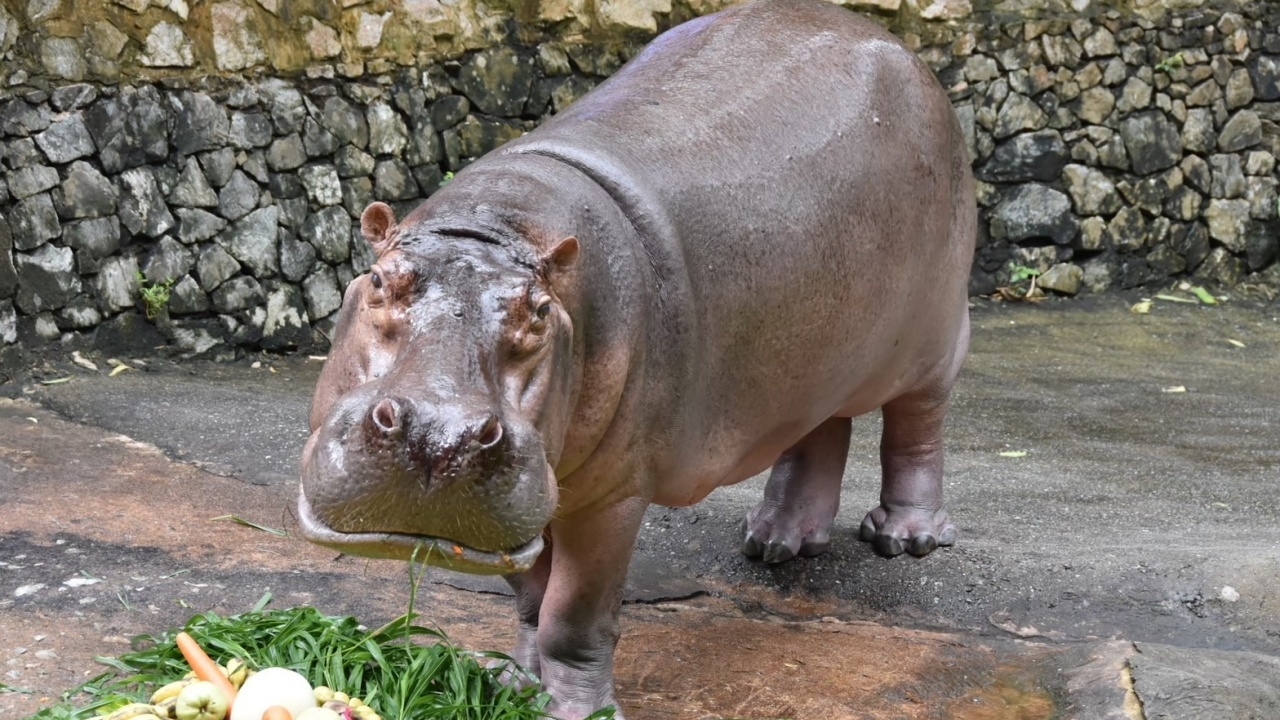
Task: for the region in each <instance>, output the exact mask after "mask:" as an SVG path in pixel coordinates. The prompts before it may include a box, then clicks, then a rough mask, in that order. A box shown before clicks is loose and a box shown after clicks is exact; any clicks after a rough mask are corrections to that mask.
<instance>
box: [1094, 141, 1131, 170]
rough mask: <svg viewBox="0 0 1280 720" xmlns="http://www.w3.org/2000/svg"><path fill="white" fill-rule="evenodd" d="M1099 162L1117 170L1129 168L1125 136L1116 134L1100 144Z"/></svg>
mask: <svg viewBox="0 0 1280 720" xmlns="http://www.w3.org/2000/svg"><path fill="white" fill-rule="evenodd" d="M1098 163H1099V164H1100V165H1102V166H1103V167H1108V168H1113V169H1116V170H1128V169H1129V153H1128V151H1126V150H1125V147H1124V138H1122V137H1120V135H1119V134H1114V135H1112V136H1111V138H1110V139H1109V140H1107V141H1105V142H1103V143H1102V144H1101V145H1099V146H1098Z"/></svg>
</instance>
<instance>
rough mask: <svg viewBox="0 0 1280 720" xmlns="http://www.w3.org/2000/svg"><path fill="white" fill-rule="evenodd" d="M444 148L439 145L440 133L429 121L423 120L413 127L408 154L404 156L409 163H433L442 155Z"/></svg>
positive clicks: (415, 164)
mask: <svg viewBox="0 0 1280 720" xmlns="http://www.w3.org/2000/svg"><path fill="white" fill-rule="evenodd" d="M443 153H444V149H443V148H442V147H441V145H440V135H439V134H438V133H437V132H436V129H435V127H433V126H432V125H431V123H430V122H427V121H424V122H422V123H418V124H417V125H416V126H415V127H414V131H413V137H412V139H411V140H410V141H409V154H408V156H407V157H406V158H405V160H407V161H408V162H409V164H410V165H412V166H414V167H417V166H419V165H428V164H432V165H433V164H435V163H438V162H440V158H441V157H443Z"/></svg>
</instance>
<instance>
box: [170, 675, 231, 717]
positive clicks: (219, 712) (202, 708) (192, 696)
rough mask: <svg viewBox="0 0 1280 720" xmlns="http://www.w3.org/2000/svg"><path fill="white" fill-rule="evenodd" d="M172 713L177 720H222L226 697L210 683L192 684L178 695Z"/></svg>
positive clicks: (225, 713)
mask: <svg viewBox="0 0 1280 720" xmlns="http://www.w3.org/2000/svg"><path fill="white" fill-rule="evenodd" d="M174 713H175V714H176V715H177V716H178V720H223V719H224V718H226V717H227V697H226V696H225V695H223V694H222V691H221V690H219V689H218V686H217V685H214V684H213V683H211V682H206V681H204V680H200V681H197V682H193V683H191V684H190V685H188V686H186V687H184V688H182V692H180V693H178V702H177V704H176V705H175V706H174Z"/></svg>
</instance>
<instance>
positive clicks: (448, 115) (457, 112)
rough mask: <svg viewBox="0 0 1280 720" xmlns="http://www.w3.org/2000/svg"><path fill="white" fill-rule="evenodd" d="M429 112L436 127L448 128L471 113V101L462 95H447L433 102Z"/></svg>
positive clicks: (439, 128)
mask: <svg viewBox="0 0 1280 720" xmlns="http://www.w3.org/2000/svg"><path fill="white" fill-rule="evenodd" d="M428 112H429V113H430V115H431V124H432V125H433V126H434V127H435V128H436V129H438V130H447V129H448V128H451V127H453V126H454V125H457V124H458V123H460V122H462V119H463V118H465V117H466V116H467V115H468V114H470V113H471V102H470V101H469V100H467V99H466V98H465V97H463V96H461V95H447V96H445V97H442V98H440V99H439V100H437V101H435V102H434V103H432V104H431V109H430V110H429V111H428Z"/></svg>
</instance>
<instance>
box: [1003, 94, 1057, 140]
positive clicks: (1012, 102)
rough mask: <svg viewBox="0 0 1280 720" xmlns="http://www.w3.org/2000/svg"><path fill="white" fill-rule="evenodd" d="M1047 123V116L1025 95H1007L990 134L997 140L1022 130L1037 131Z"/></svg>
mask: <svg viewBox="0 0 1280 720" xmlns="http://www.w3.org/2000/svg"><path fill="white" fill-rule="evenodd" d="M1048 122H1049V116H1048V115H1046V114H1045V111H1044V110H1042V109H1041V108H1040V106H1039V105H1037V104H1036V102H1035V101H1034V100H1032V99H1031V98H1029V97H1026V96H1025V95H1019V94H1017V93H1009V97H1008V99H1007V100H1005V102H1004V105H1003V106H1002V107H1001V109H1000V116H999V117H998V118H997V119H996V126H995V129H994V130H993V131H992V134H993V135H994V136H995V137H996V139H997V140H999V139H1003V138H1007V137H1009V136H1011V135H1014V134H1016V133H1019V132H1022V131H1024V130H1039V129H1041V128H1043V127H1044V126H1045V125H1047V124H1048Z"/></svg>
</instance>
